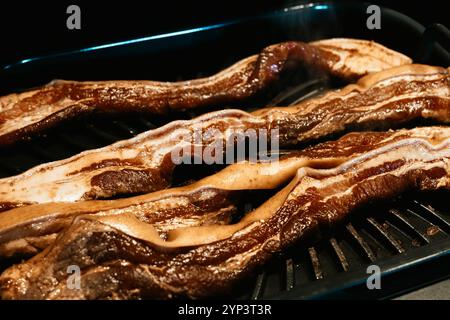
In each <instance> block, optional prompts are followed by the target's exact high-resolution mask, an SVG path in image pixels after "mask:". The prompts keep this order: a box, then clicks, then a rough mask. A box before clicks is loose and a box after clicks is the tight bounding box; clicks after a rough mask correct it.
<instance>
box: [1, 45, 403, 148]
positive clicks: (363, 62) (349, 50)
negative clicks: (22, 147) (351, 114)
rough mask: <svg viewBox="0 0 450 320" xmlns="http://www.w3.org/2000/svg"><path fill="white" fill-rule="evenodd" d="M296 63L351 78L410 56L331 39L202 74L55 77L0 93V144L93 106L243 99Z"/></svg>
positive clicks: (192, 104)
mask: <svg viewBox="0 0 450 320" xmlns="http://www.w3.org/2000/svg"><path fill="white" fill-rule="evenodd" d="M293 63H297V64H301V65H303V66H306V67H309V68H311V69H314V70H315V71H316V72H323V73H325V74H328V75H331V76H335V77H339V78H342V79H344V80H347V81H352V80H356V79H357V78H360V77H362V76H364V75H366V74H368V73H371V72H377V71H381V70H385V69H388V68H390V67H394V66H399V65H404V64H410V63H411V59H409V58H408V57H406V56H404V55H402V54H400V53H398V52H395V51H392V50H389V49H387V48H385V47H383V46H382V45H380V44H377V43H375V42H371V41H365V40H355V39H330V40H323V41H317V42H313V43H311V44H307V43H303V42H285V43H280V44H275V45H272V46H269V47H267V48H265V49H264V50H263V51H262V52H261V53H260V54H259V55H254V56H251V57H249V58H246V59H243V60H241V61H239V62H237V63H236V64H234V65H233V66H231V67H229V68H228V69H225V70H224V71H222V72H219V73H217V74H216V75H213V76H211V77H207V78H203V79H197V80H190V81H182V82H174V83H170V82H154V81H101V82H75V81H54V82H51V83H50V84H48V85H46V86H44V87H41V88H39V89H36V90H32V91H27V92H24V93H20V94H12V95H8V96H4V97H1V98H0V146H1V145H7V144H11V143H14V142H16V141H17V140H20V139H21V138H24V137H27V136H29V135H32V134H33V133H35V132H37V131H40V130H43V129H45V128H47V127H51V126H53V125H54V124H55V123H58V122H61V121H63V120H65V119H68V118H71V117H74V116H77V115H80V114H84V113H88V112H92V111H101V112H112V111H113V112H120V111H122V112H123V111H139V112H147V113H152V114H164V113H167V112H168V111H170V110H185V109H193V108H197V107H201V106H207V105H217V104H227V103H232V102H235V101H242V100H243V99H245V98H249V97H251V96H254V95H256V94H258V93H259V92H261V91H262V90H264V89H265V88H267V87H268V86H269V85H270V84H271V83H273V82H274V81H276V80H277V78H278V76H279V75H280V73H281V72H282V71H284V70H285V69H286V68H287V67H288V66H291V65H292V64H293Z"/></svg>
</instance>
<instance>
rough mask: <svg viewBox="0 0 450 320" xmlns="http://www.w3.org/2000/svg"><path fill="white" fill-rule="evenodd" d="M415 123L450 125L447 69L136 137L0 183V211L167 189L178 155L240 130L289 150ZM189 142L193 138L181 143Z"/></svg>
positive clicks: (383, 77) (417, 68)
mask: <svg viewBox="0 0 450 320" xmlns="http://www.w3.org/2000/svg"><path fill="white" fill-rule="evenodd" d="M417 118H427V119H434V120H436V121H440V122H443V123H447V122H449V121H450V75H449V72H448V70H446V69H444V68H440V67H430V66H424V65H407V66H401V67H397V68H392V69H389V70H386V71H382V72H379V73H375V74H372V75H368V76H366V77H364V78H362V79H360V81H358V83H357V84H355V85H349V86H347V87H345V88H343V89H342V90H337V91H333V92H330V93H328V94H326V95H324V96H322V97H319V98H316V99H311V100H309V101H305V102H303V103H301V104H298V105H295V106H291V107H273V108H265V109H261V110H258V111H256V112H254V113H252V114H250V113H247V112H244V111H240V110H225V111H219V112H213V113H209V114H206V115H203V116H200V117H198V118H195V119H193V120H186V121H174V122H172V123H169V124H167V125H166V126H163V127H161V128H158V129H156V130H150V131H147V132H145V133H142V134H140V135H138V136H136V137H134V138H132V139H129V140H124V141H120V142H117V143H115V144H112V145H110V146H107V147H104V148H100V149H95V150H89V151H86V152H82V153H80V154H78V155H76V156H73V157H71V158H68V159H65V160H61V161H55V162H51V163H47V164H43V165H40V166H37V167H35V168H33V169H30V170H28V171H26V172H25V173H23V174H20V175H18V176H14V177H10V178H4V179H0V207H3V208H4V209H8V208H9V209H10V208H13V207H18V206H22V205H26V204H33V203H45V202H61V201H66V202H72V201H78V200H88V199H96V198H108V197H112V196H115V195H120V194H130V193H143V192H153V191H156V190H161V189H164V188H167V187H168V186H170V183H171V176H172V172H173V169H174V167H175V164H174V161H173V158H172V155H173V153H174V151H175V150H179V149H182V150H185V149H186V147H187V148H188V149H189V150H190V151H189V152H191V155H192V156H200V158H201V156H202V154H201V153H202V152H204V151H205V149H206V148H207V147H209V146H211V145H215V144H216V142H217V141H224V143H223V144H222V146H223V147H225V146H226V145H227V143H228V142H229V140H230V137H233V135H234V134H235V132H236V131H238V130H241V131H245V130H248V129H254V130H255V131H260V132H261V131H263V130H266V132H268V134H269V135H271V136H272V137H273V135H272V133H274V132H275V133H276V137H275V138H277V139H278V140H279V145H280V146H281V147H285V146H292V145H298V144H299V143H302V142H305V141H311V140H315V139H318V138H321V137H325V136H328V135H330V134H336V133H340V132H343V131H345V130H348V129H349V128H352V129H362V130H367V129H370V128H374V127H380V126H381V127H383V128H386V127H389V126H398V125H399V124H401V123H405V122H408V121H411V120H414V119H417ZM208 130H215V132H216V134H215V135H213V136H208V135H206V134H204V135H203V136H202V140H201V141H200V142H198V141H195V140H194V136H195V135H196V134H197V133H198V132H199V131H200V132H202V133H205V132H208ZM186 136H187V137H188V138H189V139H187V140H186V139H185V138H181V137H186ZM194 145H196V146H197V148H194ZM199 146H200V148H198V147H199ZM191 149H192V150H191ZM198 153H200V155H199V154H198Z"/></svg>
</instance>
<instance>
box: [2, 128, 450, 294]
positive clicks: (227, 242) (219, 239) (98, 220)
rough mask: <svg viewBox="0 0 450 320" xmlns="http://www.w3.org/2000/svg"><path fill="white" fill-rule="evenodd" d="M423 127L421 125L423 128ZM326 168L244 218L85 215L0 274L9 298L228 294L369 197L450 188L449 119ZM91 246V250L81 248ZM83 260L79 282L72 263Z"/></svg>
mask: <svg viewBox="0 0 450 320" xmlns="http://www.w3.org/2000/svg"><path fill="white" fill-rule="evenodd" d="M416 130H418V131H416V133H418V134H419V133H420V129H416ZM422 134H423V135H422V136H421V137H411V138H408V137H407V136H406V137H405V138H404V139H399V140H396V141H393V142H392V143H388V144H386V145H383V146H381V147H374V148H373V149H371V150H368V151H366V152H364V153H362V154H360V155H358V156H355V157H353V158H351V159H349V160H347V161H345V162H343V163H342V164H340V165H338V166H336V167H333V168H328V169H312V168H307V167H302V168H300V169H299V170H298V171H297V174H296V176H295V178H294V179H293V180H292V182H291V183H290V184H289V185H287V186H286V187H285V188H283V189H282V190H281V191H279V192H278V193H277V194H276V195H274V196H273V197H272V198H270V199H269V200H268V201H267V202H266V203H264V204H263V205H262V206H260V207H259V208H257V209H255V210H254V211H252V212H251V213H249V214H247V215H246V216H245V217H244V218H242V219H241V220H240V221H239V222H238V223H236V224H231V225H211V226H199V227H187V228H178V229H175V230H171V231H169V232H168V234H167V238H166V239H161V238H160V237H159V235H158V232H157V230H156V229H155V228H154V227H153V226H152V225H150V224H148V223H145V222H142V221H140V220H139V219H137V218H136V217H135V216H133V215H131V214H121V215H108V214H106V215H83V216H79V217H77V218H76V219H75V220H74V222H73V223H72V224H71V226H70V227H68V228H67V229H65V230H64V231H63V232H62V233H61V234H60V235H59V237H58V239H57V241H56V242H54V243H53V244H52V245H51V246H50V247H48V248H47V249H46V250H44V251H43V252H42V253H40V254H38V255H36V256H35V257H34V258H32V259H30V260H29V261H27V262H24V263H21V264H18V265H16V266H13V267H11V268H9V269H8V270H6V271H5V272H4V273H3V274H2V275H1V277H0V288H1V289H0V292H1V297H2V298H3V299H102V298H115V299H130V298H174V297H179V296H187V297H189V298H201V297H207V296H212V295H216V294H222V293H224V292H226V291H228V290H229V289H230V288H232V287H233V285H235V284H236V282H238V281H239V280H240V279H242V278H244V277H245V276H247V275H248V274H249V273H250V272H251V271H252V270H253V269H254V268H255V267H256V266H259V265H261V264H263V263H264V262H266V261H267V260H268V259H269V258H270V257H271V256H272V254H273V253H275V252H280V251H282V250H284V249H286V248H287V247H288V246H290V245H292V244H294V243H296V242H297V241H298V240H299V239H301V238H302V237H304V236H305V235H306V234H308V233H309V232H311V231H313V230H315V229H316V228H318V227H319V226H321V225H329V224H335V223H338V222H339V221H340V220H342V219H343V218H345V217H346V216H347V215H348V214H349V213H350V212H352V211H353V210H355V209H357V208H358V207H361V206H363V205H364V204H366V203H368V202H369V201H374V200H378V199H384V198H390V197H393V196H396V195H398V194H401V193H403V192H405V191H407V190H410V189H416V190H436V189H441V188H443V189H450V135H449V131H448V128H441V130H439V128H423V129H422ZM80 248H83V250H80ZM69 265H77V266H79V267H80V268H81V270H82V274H81V289H80V290H73V289H70V288H69V287H68V286H67V277H68V275H67V267H68V266H69Z"/></svg>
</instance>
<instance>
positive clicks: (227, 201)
mask: <svg viewBox="0 0 450 320" xmlns="http://www.w3.org/2000/svg"><path fill="white" fill-rule="evenodd" d="M446 133H448V135H450V128H443V127H430V128H419V129H412V130H398V131H388V132H364V133H359V132H356V133H349V134H347V135H345V136H344V137H342V138H340V139H339V140H337V141H329V142H324V143H321V144H318V145H316V146H313V147H310V148H307V149H305V150H302V151H293V152H292V153H290V154H288V155H286V156H284V157H283V158H281V159H280V161H278V162H266V163H263V162H260V163H251V162H248V161H245V162H242V163H238V164H234V165H231V166H229V167H227V168H225V169H224V170H222V171H220V172H218V173H216V174H214V175H212V176H209V177H206V178H204V179H202V180H200V181H197V182H196V183H193V184H191V185H188V186H183V187H178V188H173V189H167V190H162V191H159V192H154V193H150V194H146V195H143V196H137V197H131V198H125V199H118V200H111V201H81V202H75V203H45V204H38V205H31V206H27V207H22V208H17V209H14V210H10V211H7V212H4V213H2V214H1V215H0V256H3V257H10V256H13V255H17V254H25V255H33V254H36V253H37V252H39V251H41V250H42V249H43V248H45V247H46V246H48V245H49V244H51V243H52V242H53V241H54V239H55V237H56V234H57V233H58V232H59V231H60V230H62V229H63V228H65V227H67V226H68V225H69V224H70V223H71V222H72V220H73V219H74V218H75V217H76V216H79V215H83V214H96V215H105V214H115V215H120V214H132V215H134V216H135V217H136V218H138V219H139V220H140V221H143V222H145V223H149V224H153V225H154V226H155V228H156V229H157V230H158V232H160V233H161V234H164V233H165V232H167V231H168V230H172V229H176V228H180V227H187V226H199V225H205V224H219V223H223V224H226V223H227V222H229V221H230V216H231V215H232V214H234V213H235V212H236V202H237V201H238V200H239V199H240V196H241V195H242V193H243V192H244V191H246V190H262V189H275V188H277V187H280V186H282V185H283V184H284V183H286V182H288V181H289V180H290V179H292V178H293V176H294V175H295V172H296V171H297V170H298V169H299V168H301V167H309V168H317V169H318V168H331V167H335V166H337V165H339V164H341V163H343V162H344V161H348V160H349V159H350V158H353V157H356V156H357V155H360V154H363V153H364V152H367V151H370V150H372V149H375V148H381V147H382V146H385V145H389V144H392V143H394V142H395V141H399V140H405V139H416V138H423V137H430V136H433V135H437V134H446Z"/></svg>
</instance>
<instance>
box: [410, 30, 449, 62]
mask: <svg viewBox="0 0 450 320" xmlns="http://www.w3.org/2000/svg"><path fill="white" fill-rule="evenodd" d="M433 51H437V52H438V53H439V54H440V55H441V56H442V57H444V60H445V61H447V63H448V64H450V30H449V29H447V27H445V26H444V25H442V24H440V23H435V24H432V25H431V26H429V27H428V28H426V29H425V31H424V33H423V35H422V43H421V46H420V50H419V52H418V55H417V59H416V60H417V61H427V60H428V59H429V58H430V56H431V53H432V52H433Z"/></svg>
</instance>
